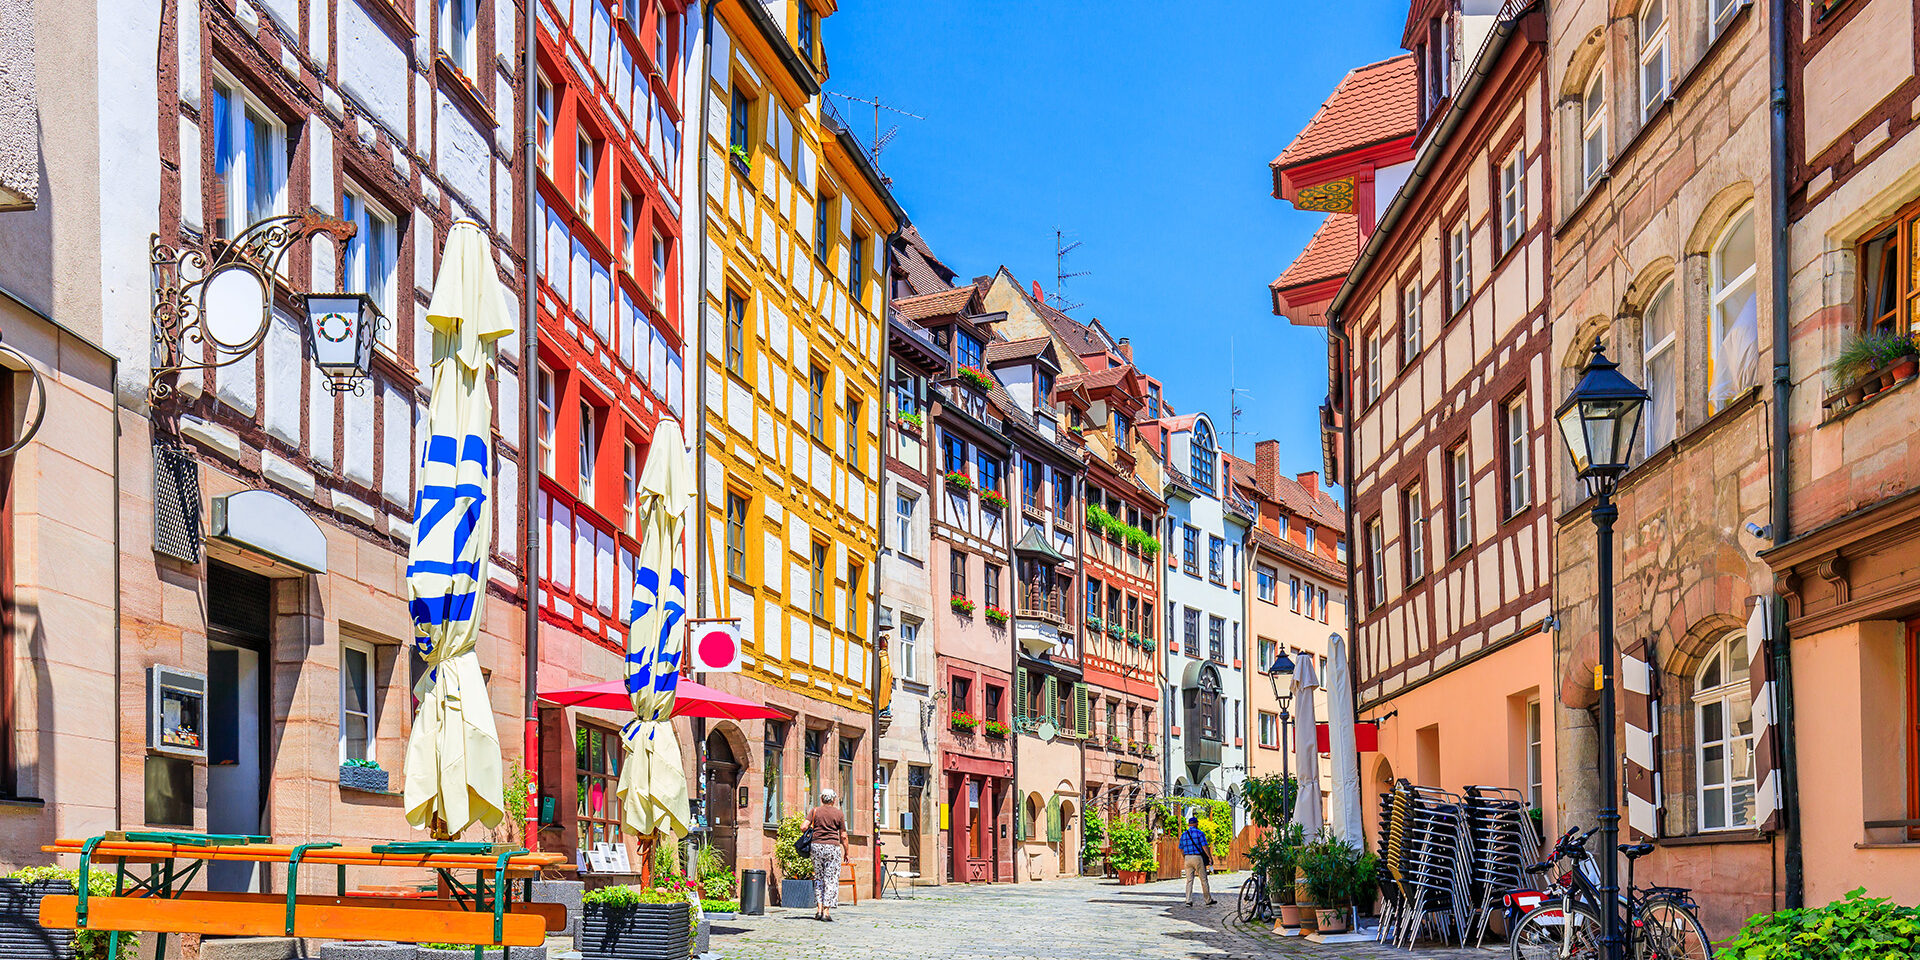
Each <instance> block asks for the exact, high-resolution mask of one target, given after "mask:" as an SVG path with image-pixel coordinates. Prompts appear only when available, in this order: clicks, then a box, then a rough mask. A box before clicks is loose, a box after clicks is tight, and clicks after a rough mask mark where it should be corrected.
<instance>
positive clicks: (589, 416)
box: [579, 397, 600, 506]
mask: <svg viewBox="0 0 1920 960" xmlns="http://www.w3.org/2000/svg"><path fill="white" fill-rule="evenodd" d="M594 420H595V414H594V408H593V404H592V403H590V402H588V401H587V399H586V398H585V397H582V398H580V463H579V467H580V487H579V491H580V502H581V503H584V504H587V505H588V506H592V505H593V503H594V499H593V492H594V486H593V481H594V476H593V472H594V466H595V464H597V463H598V462H599V460H600V446H599V437H598V434H597V432H596V430H595V429H594V428H595V424H594Z"/></svg>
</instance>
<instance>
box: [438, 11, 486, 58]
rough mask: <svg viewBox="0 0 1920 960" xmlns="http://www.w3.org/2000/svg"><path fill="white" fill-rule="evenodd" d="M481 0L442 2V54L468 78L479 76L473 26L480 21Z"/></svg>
mask: <svg viewBox="0 0 1920 960" xmlns="http://www.w3.org/2000/svg"><path fill="white" fill-rule="evenodd" d="M479 2H480V0H440V52H442V53H444V54H446V55H447V59H448V60H449V61H452V63H453V65H454V66H455V67H457V68H459V70H460V73H461V74H462V75H464V76H467V77H474V76H477V75H478V73H479V71H478V70H476V69H475V68H474V58H473V47H474V42H473V25H474V21H476V20H478V19H479V11H478V10H477V9H476V8H477V7H478V6H479Z"/></svg>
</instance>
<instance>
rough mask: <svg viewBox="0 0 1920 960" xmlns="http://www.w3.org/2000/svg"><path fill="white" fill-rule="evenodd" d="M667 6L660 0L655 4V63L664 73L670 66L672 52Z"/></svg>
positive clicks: (656, 0) (655, 1) (655, 0)
mask: <svg viewBox="0 0 1920 960" xmlns="http://www.w3.org/2000/svg"><path fill="white" fill-rule="evenodd" d="M668 25H669V24H668V21H667V8H666V7H665V6H662V5H661V4H660V2H659V0H654V4H653V65H654V66H655V67H657V68H658V69H659V70H660V71H661V72H662V74H664V73H665V72H666V70H667V67H668V66H669V64H668V62H667V61H668V60H669V59H670V58H671V56H672V53H671V51H670V50H669V44H668V34H667V27H668Z"/></svg>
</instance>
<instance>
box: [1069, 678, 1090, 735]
mask: <svg viewBox="0 0 1920 960" xmlns="http://www.w3.org/2000/svg"><path fill="white" fill-rule="evenodd" d="M1092 730H1093V715H1092V713H1090V712H1089V711H1088V709H1087V685H1086V684H1084V683H1076V684H1074V685H1073V732H1074V733H1076V734H1078V735H1080V736H1083V737H1084V736H1086V735H1087V734H1088V733H1089V732H1091V731H1092Z"/></svg>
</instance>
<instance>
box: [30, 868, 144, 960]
mask: <svg viewBox="0 0 1920 960" xmlns="http://www.w3.org/2000/svg"><path fill="white" fill-rule="evenodd" d="M79 882H80V872H79V871H78V870H67V869H65V868H62V867H55V866H40V867H21V868H20V869H18V870H15V871H13V872H12V873H10V874H7V876H6V877H5V878H4V879H0V944H5V945H6V946H7V949H8V952H7V955H6V956H7V960H16V958H18V960H134V958H135V957H137V956H139V955H140V951H139V942H138V941H139V937H138V935H137V934H132V933H122V934H121V935H120V956H119V957H118V958H109V957H108V955H107V946H108V942H109V940H110V936H111V935H110V934H108V933H106V932H104V931H100V930H78V931H75V930H61V929H49V928H46V927H42V926H41V925H40V899H41V898H42V897H45V896H48V895H63V896H70V895H72V894H73V892H74V891H75V890H76V889H78V887H77V884H78V883H79ZM87 887H88V890H89V891H90V892H91V893H92V895H93V896H96V897H106V896H112V895H113V871H111V870H96V871H94V872H93V873H91V874H89V875H88V877H87Z"/></svg>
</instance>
